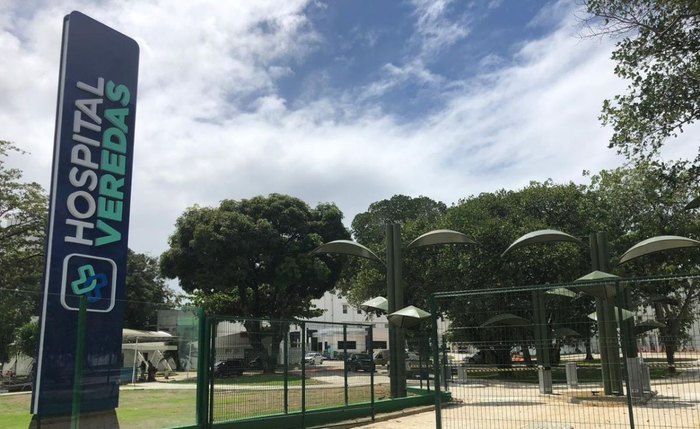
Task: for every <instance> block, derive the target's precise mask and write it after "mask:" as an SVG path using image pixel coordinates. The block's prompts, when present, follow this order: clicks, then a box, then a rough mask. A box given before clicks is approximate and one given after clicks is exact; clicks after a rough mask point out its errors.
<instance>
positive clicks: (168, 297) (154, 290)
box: [124, 249, 175, 330]
mask: <svg viewBox="0 0 700 429" xmlns="http://www.w3.org/2000/svg"><path fill="white" fill-rule="evenodd" d="M174 305H175V293H174V292H173V290H172V289H170V288H169V287H168V286H167V285H166V284H165V279H164V278H163V277H162V276H161V274H160V267H159V265H158V258H154V257H152V256H149V255H146V254H143V253H136V252H134V251H133V250H131V249H129V254H128V258H127V270H126V306H125V309H124V327H125V328H131V329H146V330H154V329H155V327H156V325H157V322H158V310H161V309H166V308H171V307H173V306H174Z"/></svg>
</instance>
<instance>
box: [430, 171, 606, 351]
mask: <svg viewBox="0 0 700 429" xmlns="http://www.w3.org/2000/svg"><path fill="white" fill-rule="evenodd" d="M587 211H588V207H587V202H586V199H585V193H584V191H583V189H582V188H581V187H580V186H577V185H574V184H567V185H555V184H553V183H552V182H550V181H548V182H545V183H536V182H533V183H531V184H530V185H529V186H528V187H526V188H524V189H521V190H518V191H506V190H501V191H497V192H494V193H482V194H479V195H477V196H472V197H469V198H466V199H464V200H462V201H460V203H459V204H458V205H456V206H454V207H451V208H450V209H448V211H447V214H446V218H445V225H446V226H447V227H449V228H450V229H455V230H458V231H462V232H464V233H466V234H467V235H469V236H471V237H472V238H473V239H474V240H476V241H477V242H478V243H479V246H478V247H476V248H474V249H470V251H469V252H460V254H459V255H457V257H456V258H452V259H449V260H455V261H456V263H457V269H458V272H459V273H461V274H457V275H453V276H452V278H453V279H454V280H453V281H452V282H451V283H452V284H451V285H450V283H449V282H448V281H446V282H443V286H444V287H446V288H447V289H448V290H449V289H455V290H470V291H471V290H474V291H478V290H481V289H492V288H501V287H509V286H516V285H536V284H544V283H547V282H549V283H557V282H567V281H571V280H573V279H576V278H577V277H579V276H581V275H582V274H585V273H586V272H587V270H588V267H589V266H590V262H589V258H588V256H587V255H588V251H587V249H586V247H585V237H587V235H588V232H589V225H588V220H587V216H586V213H587ZM546 228H553V229H558V230H562V231H565V232H568V233H569V234H572V235H574V236H576V237H579V238H582V239H584V243H583V244H582V245H577V244H572V243H557V244H548V245H537V246H532V247H526V248H522V249H519V250H516V251H513V252H510V253H508V254H507V255H505V257H502V256H501V254H502V253H503V251H504V250H505V249H506V248H508V246H509V245H510V244H511V243H512V242H513V241H514V240H515V239H517V238H518V237H520V236H522V235H524V234H526V233H528V232H531V231H535V230H539V229H546ZM441 304H442V307H441V309H442V310H444V311H445V312H446V314H447V316H448V317H449V319H450V320H451V322H452V326H453V328H454V330H453V340H455V341H466V342H469V343H470V344H473V345H476V346H477V347H481V348H486V349H489V350H491V352H492V353H491V354H492V359H493V360H494V361H495V362H498V363H500V364H507V363H509V362H510V355H509V353H510V349H511V348H512V347H513V346H522V350H523V352H524V353H525V359H526V360H528V359H529V356H528V354H527V351H528V349H529V345H531V344H532V340H533V331H532V329H531V328H528V327H524V326H517V327H512V326H505V325H503V324H494V325H492V326H489V327H488V328H486V327H482V324H484V323H485V322H487V321H488V320H490V319H491V318H492V317H495V316H498V315H502V314H513V315H515V316H518V317H522V318H523V319H526V320H528V321H532V320H533V319H534V314H533V306H532V294H531V293H529V292H527V293H508V294H486V295H473V296H469V297H467V298H463V299H454V300H446V301H443V302H441ZM545 305H546V319H547V324H548V325H549V326H550V328H563V327H568V328H570V329H574V330H575V331H577V332H578V333H579V334H580V335H581V336H582V337H583V338H586V337H588V336H590V335H591V334H592V328H593V326H592V324H591V323H590V320H588V319H586V318H585V314H588V313H590V312H591V311H592V301H591V300H590V299H588V300H587V299H578V300H575V301H571V300H570V299H568V298H562V297H558V296H551V297H550V296H548V298H547V299H546V303H545ZM520 325H522V323H520ZM495 362H494V363H495Z"/></svg>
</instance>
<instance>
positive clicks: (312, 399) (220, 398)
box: [0, 380, 389, 429]
mask: <svg viewBox="0 0 700 429" xmlns="http://www.w3.org/2000/svg"><path fill="white" fill-rule="evenodd" d="M307 381H308V380H307ZM271 382H272V381H271ZM276 383H277V382H276V381H275V384H276ZM261 387H262V388H263V389H261V390H257V389H251V390H247V389H246V390H240V389H238V390H231V389H218V390H216V393H215V395H214V415H215V416H216V419H215V421H223V420H233V419H240V418H246V417H255V416H261V415H265V414H276V413H281V412H284V391H283V390H281V389H272V390H270V389H269V385H268V386H265V385H262V386H261ZM265 388H267V390H265ZM369 389H370V388H369V386H356V387H350V389H348V403H350V404H353V403H359V402H369V400H370V390H369ZM195 393H196V391H195V390H194V389H172V390H165V389H163V390H158V389H149V390H122V391H121V392H120V394H119V408H117V417H118V419H119V424H120V427H121V428H122V429H129V428H134V429H137V428H138V429H141V428H143V429H148V428H167V427H172V426H180V425H186V424H192V423H194V420H195V403H196V401H195ZM388 395H389V388H388V386H386V385H377V386H375V398H381V397H387V396H388ZM30 400H31V394H23V395H2V396H0V428H2V429H27V427H29V422H30V420H31V415H30V414H29V402H30ZM344 404H345V395H344V392H343V389H342V388H341V387H332V388H322V387H321V386H316V388H309V389H307V391H306V408H307V410H312V409H316V408H325V407H333V406H342V405H344ZM288 409H289V412H294V411H300V410H301V389H293V390H290V391H289V395H288Z"/></svg>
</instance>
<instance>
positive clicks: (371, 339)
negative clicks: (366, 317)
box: [345, 325, 376, 421]
mask: <svg viewBox="0 0 700 429" xmlns="http://www.w3.org/2000/svg"><path fill="white" fill-rule="evenodd" d="M372 327H373V326H372V325H369V357H370V359H372V366H371V367H370V372H369V396H370V402H371V409H372V421H374V371H375V369H376V365H375V363H374V334H373V331H372ZM345 391H346V392H347V388H346V389H345ZM346 397H347V393H346Z"/></svg>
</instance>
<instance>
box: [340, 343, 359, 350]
mask: <svg viewBox="0 0 700 429" xmlns="http://www.w3.org/2000/svg"><path fill="white" fill-rule="evenodd" d="M345 346H347V348H348V350H355V348H357V341H338V350H345Z"/></svg>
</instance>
